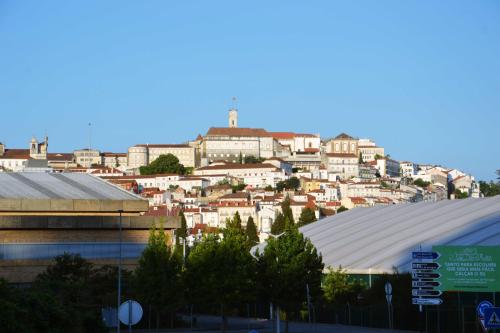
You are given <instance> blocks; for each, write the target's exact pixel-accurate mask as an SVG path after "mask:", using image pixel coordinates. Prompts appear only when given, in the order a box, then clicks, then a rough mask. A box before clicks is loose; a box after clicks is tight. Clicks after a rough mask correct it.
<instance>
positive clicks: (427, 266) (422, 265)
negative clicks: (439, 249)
mask: <svg viewBox="0 0 500 333" xmlns="http://www.w3.org/2000/svg"><path fill="white" fill-rule="evenodd" d="M438 268H439V264H438V263H437V262H413V263H412V264H411V269H414V270H418V269H424V270H433V269H438Z"/></svg>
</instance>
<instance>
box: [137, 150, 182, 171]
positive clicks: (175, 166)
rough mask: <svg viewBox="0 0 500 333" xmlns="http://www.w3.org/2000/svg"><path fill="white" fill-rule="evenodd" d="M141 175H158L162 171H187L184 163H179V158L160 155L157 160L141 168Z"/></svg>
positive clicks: (170, 155)
mask: <svg viewBox="0 0 500 333" xmlns="http://www.w3.org/2000/svg"><path fill="white" fill-rule="evenodd" d="M139 171H140V172H141V175H156V174H162V173H176V174H179V175H183V174H185V172H186V169H185V168H184V165H182V164H180V163H179V159H178V158H177V157H176V156H174V155H172V154H166V155H160V156H159V157H158V158H157V159H156V160H154V161H153V162H151V163H150V164H149V165H148V166H142V167H140V168H139Z"/></svg>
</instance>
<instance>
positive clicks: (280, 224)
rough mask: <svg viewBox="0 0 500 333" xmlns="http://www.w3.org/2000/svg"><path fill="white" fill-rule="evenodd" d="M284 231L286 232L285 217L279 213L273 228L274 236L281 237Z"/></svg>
mask: <svg viewBox="0 0 500 333" xmlns="http://www.w3.org/2000/svg"><path fill="white" fill-rule="evenodd" d="M283 231H285V216H284V215H283V214H282V213H278V214H277V215H276V218H275V219H274V222H273V225H272V226H271V233H272V234H273V235H279V234H281V233H282V232H283Z"/></svg>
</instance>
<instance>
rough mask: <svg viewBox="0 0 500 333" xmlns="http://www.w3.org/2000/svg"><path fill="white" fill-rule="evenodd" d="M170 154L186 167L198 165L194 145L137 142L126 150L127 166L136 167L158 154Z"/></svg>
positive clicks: (153, 158) (150, 160)
mask: <svg viewBox="0 0 500 333" xmlns="http://www.w3.org/2000/svg"><path fill="white" fill-rule="evenodd" d="M167 154H172V155H174V156H175V157H177V158H178V159H179V163H181V164H182V165H184V166H185V167H187V168H194V167H197V166H198V163H197V158H196V151H195V147H192V146H190V145H187V144H138V145H135V146H132V147H130V148H129V149H128V152H127V166H128V167H129V168H138V167H141V166H146V165H149V164H150V163H151V162H153V161H154V160H156V159H157V158H158V157H160V155H167Z"/></svg>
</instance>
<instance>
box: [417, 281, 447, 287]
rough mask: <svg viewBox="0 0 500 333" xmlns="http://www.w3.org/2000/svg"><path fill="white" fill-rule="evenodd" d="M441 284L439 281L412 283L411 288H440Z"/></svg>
mask: <svg viewBox="0 0 500 333" xmlns="http://www.w3.org/2000/svg"><path fill="white" fill-rule="evenodd" d="M440 285H441V283H440V282H437V281H412V282H411V286H412V287H413V288H429V287H439V286H440Z"/></svg>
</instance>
